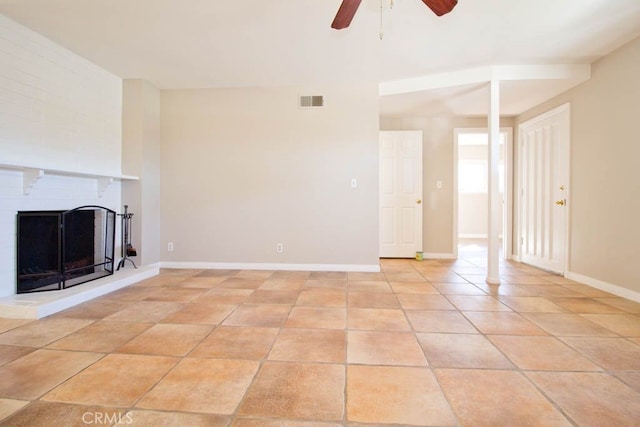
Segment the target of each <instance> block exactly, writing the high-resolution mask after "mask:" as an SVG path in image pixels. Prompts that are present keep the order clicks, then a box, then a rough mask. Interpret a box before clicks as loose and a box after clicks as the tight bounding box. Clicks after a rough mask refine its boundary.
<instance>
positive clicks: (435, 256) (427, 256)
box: [422, 252, 458, 259]
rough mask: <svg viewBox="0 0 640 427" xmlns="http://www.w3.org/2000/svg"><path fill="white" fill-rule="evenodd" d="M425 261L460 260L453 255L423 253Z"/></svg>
mask: <svg viewBox="0 0 640 427" xmlns="http://www.w3.org/2000/svg"><path fill="white" fill-rule="evenodd" d="M422 258H423V259H456V258H458V257H457V256H456V255H455V254H453V253H437V252H423V254H422Z"/></svg>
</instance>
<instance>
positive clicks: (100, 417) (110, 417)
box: [82, 412, 133, 425]
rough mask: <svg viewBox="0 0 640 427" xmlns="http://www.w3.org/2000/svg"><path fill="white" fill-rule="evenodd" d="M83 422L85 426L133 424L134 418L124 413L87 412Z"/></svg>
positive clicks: (83, 415)
mask: <svg viewBox="0 0 640 427" xmlns="http://www.w3.org/2000/svg"><path fill="white" fill-rule="evenodd" d="M82 422H83V423H85V424H107V425H112V424H131V423H133V416H132V415H131V414H130V413H126V414H123V413H122V412H114V413H108V412H85V413H84V414H82Z"/></svg>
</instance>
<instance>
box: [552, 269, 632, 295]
mask: <svg viewBox="0 0 640 427" xmlns="http://www.w3.org/2000/svg"><path fill="white" fill-rule="evenodd" d="M564 276H565V277H566V278H567V279H571V280H575V281H576V282H580V283H584V284H585V285H589V286H591V287H593V288H596V289H600V290H601V291H605V292H609V293H611V294H614V295H617V296H619V297H622V298H626V299H630V300H632V301H635V302H640V292H637V291H634V290H631V289H628V288H624V287H622V286H618V285H614V284H612V283H608V282H603V281H602V280H598V279H594V278H592V277H589V276H583V275H582V274H578V273H573V272H567V273H565V275H564Z"/></svg>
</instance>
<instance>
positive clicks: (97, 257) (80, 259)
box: [17, 206, 116, 294]
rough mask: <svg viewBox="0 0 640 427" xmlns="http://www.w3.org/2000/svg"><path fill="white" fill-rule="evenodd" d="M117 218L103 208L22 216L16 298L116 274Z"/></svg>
mask: <svg viewBox="0 0 640 427" xmlns="http://www.w3.org/2000/svg"><path fill="white" fill-rule="evenodd" d="M115 217H116V213H115V212H114V211H112V210H110V209H107V208H105V207H102V206H82V207H79V208H76V209H72V210H69V211H20V212H18V218H17V222H18V223H17V231H18V238H17V293H19V294H21V293H28V292H38V291H51V290H60V289H64V288H69V287H71V286H75V285H79V284H81V283H85V282H88V281H90V280H95V279H99V278H101V277H105V276H109V275H111V274H113V268H114V261H113V260H114V258H113V257H114V244H115Z"/></svg>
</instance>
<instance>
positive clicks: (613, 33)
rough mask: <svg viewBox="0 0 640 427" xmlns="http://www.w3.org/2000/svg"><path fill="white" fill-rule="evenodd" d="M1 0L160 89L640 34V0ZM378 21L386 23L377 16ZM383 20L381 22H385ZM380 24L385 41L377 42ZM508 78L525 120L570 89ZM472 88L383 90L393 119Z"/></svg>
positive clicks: (482, 92)
mask: <svg viewBox="0 0 640 427" xmlns="http://www.w3.org/2000/svg"><path fill="white" fill-rule="evenodd" d="M340 2H341V0H0V13H2V14H4V15H6V16H8V17H9V18H11V19H13V20H15V21H17V22H19V23H21V24H23V25H25V26H27V27H29V28H31V29H33V30H35V31H37V32H39V33H41V34H43V35H44V36H46V37H47V38H49V39H51V40H53V41H55V42H57V43H59V44H61V45H63V46H65V47H67V48H68V49H70V50H72V51H74V52H76V53H77V54H79V55H81V56H83V57H85V58H87V59H89V60H90V61H92V62H94V63H96V64H98V65H100V66H101V67H103V68H105V69H107V70H109V71H111V72H113V73H115V74H117V75H118V76H120V77H122V78H142V79H146V80H149V81H151V82H153V83H154V84H155V85H157V86H158V87H160V88H163V89H170V88H200V87H238V86H282V85H321V84H350V83H352V82H356V81H362V80H367V81H380V82H385V81H390V80H397V79H403V78H411V77H416V76H423V75H428V74H431V73H441V72H443V71H451V70H460V69H463V68H469V67H476V66H483V65H504V64H579V63H592V62H593V61H595V60H597V59H599V58H601V57H602V56H604V55H606V54H607V53H609V52H611V51H612V50H614V49H615V48H617V47H619V46H621V45H622V44H624V43H626V42H627V41H630V40H631V39H633V38H635V37H637V36H639V35H640V0H459V4H458V6H457V7H456V8H455V9H454V11H453V12H452V13H450V14H448V15H445V16H444V17H440V18H438V17H436V16H435V15H434V14H433V13H432V12H431V11H430V10H429V9H428V8H427V7H426V6H425V5H424V4H423V3H422V1H420V0H394V1H393V3H394V7H393V9H391V10H390V9H389V4H390V0H382V5H383V9H382V15H381V0H363V3H362V5H361V6H360V10H359V11H358V13H357V14H356V17H355V19H354V20H353V23H352V24H351V27H349V28H348V29H345V30H341V31H337V30H333V29H331V28H330V23H331V21H332V19H333V16H334V15H335V13H336V11H337V9H338V6H339V4H340ZM381 18H382V19H381ZM381 23H382V25H381ZM381 29H382V31H383V33H384V37H383V39H382V40H380V37H379V32H380V30H381ZM572 84H575V82H571V81H561V80H545V81H519V82H509V83H504V84H503V85H502V99H501V109H502V111H503V113H504V114H505V115H515V114H519V113H521V112H522V111H524V110H526V109H528V108H530V107H531V106H533V105H536V104H538V103H539V102H542V101H544V100H546V99H548V98H550V97H552V96H554V95H555V94H557V93H560V92H562V91H564V90H566V89H567V88H568V87H571V85H572ZM486 97H487V94H486V89H485V88H484V87H482V86H481V85H480V86H479V85H470V86H469V85H468V86H460V87H455V88H448V89H436V90H429V91H421V92H416V93H410V94H403V95H389V96H383V97H381V113H383V114H390V115H393V114H410V115H416V114H419V115H424V114H441V113H452V114H462V115H477V114H484V113H485V112H486V104H487V101H486Z"/></svg>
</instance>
